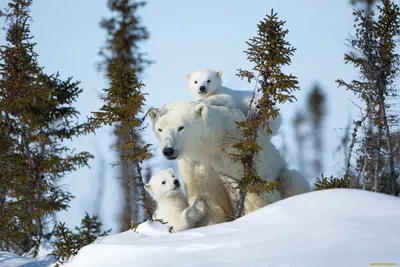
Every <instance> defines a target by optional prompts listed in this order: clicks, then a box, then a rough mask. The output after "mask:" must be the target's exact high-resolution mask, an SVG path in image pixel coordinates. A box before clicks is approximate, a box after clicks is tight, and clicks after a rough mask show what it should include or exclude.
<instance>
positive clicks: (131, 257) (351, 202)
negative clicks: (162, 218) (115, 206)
mask: <svg viewBox="0 0 400 267" xmlns="http://www.w3.org/2000/svg"><path fill="white" fill-rule="evenodd" d="M8 257H9V258H8ZM38 260H39V259H36V260H32V259H26V258H22V257H18V256H15V255H12V254H8V253H0V266H25V267H39V266H50V262H51V261H50V262H46V261H45V259H44V260H42V261H38ZM47 261H49V259H48V258H47ZM379 263H387V264H388V263H391V264H395V263H396V264H397V265H399V264H400V198H396V197H392V196H388V195H383V194H377V193H372V192H365V191H360V190H352V189H334V190H325V191H317V192H312V193H307V194H303V195H299V196H295V197H291V198H289V199H285V200H282V201H280V202H277V203H275V204H272V205H269V206H268V207H265V208H263V209H260V210H257V211H255V212H253V213H251V214H249V215H247V216H245V217H243V218H241V219H239V220H237V221H235V222H230V223H223V224H218V225H213V226H208V227H203V228H197V229H193V230H189V231H185V232H181V233H174V234H170V233H169V232H168V227H167V226H166V225H162V224H160V223H157V222H147V223H144V224H142V225H139V227H138V228H137V229H136V232H134V231H126V232H123V233H120V234H116V235H111V236H108V237H104V238H99V239H97V240H96V241H95V242H94V243H93V244H91V245H89V246H86V247H84V248H82V249H81V250H80V252H79V253H78V255H77V256H75V257H74V258H72V259H71V260H70V262H69V263H68V264H67V265H66V266H69V267H91V266H96V267H105V266H107V267H112V266H118V267H125V266H127V267H128V266H129V267H131V266H139V267H146V266H151V267H158V266H160V267H161V266H162V267H165V266H173V267H182V266H221V267H228V266H229V267H234V266H251V267H253V266H273V267H280V266H282V267H283V266H285V267H289V266H296V267H302V266H304V267H321V266H323V267H331V266H332V267H338V266H349V267H350V266H351V267H357V266H360V267H361V266H371V264H379ZM381 266H382V265H381Z"/></svg>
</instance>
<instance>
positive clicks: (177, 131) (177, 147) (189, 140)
mask: <svg viewBox="0 0 400 267" xmlns="http://www.w3.org/2000/svg"><path fill="white" fill-rule="evenodd" d="M148 114H149V116H150V118H151V120H152V122H153V132H154V134H155V135H156V136H157V138H158V140H159V142H160V149H161V152H162V154H163V155H164V157H165V158H166V159H169V160H174V159H177V158H179V157H184V156H188V155H190V153H193V152H195V151H196V149H197V147H198V144H199V142H200V140H201V138H202V134H203V133H204V131H203V128H204V127H205V120H206V119H207V105H206V104H204V103H198V102H191V101H190V102H189V101H182V102H179V101H176V102H170V103H168V104H166V105H164V106H163V107H161V108H150V109H149V111H148Z"/></svg>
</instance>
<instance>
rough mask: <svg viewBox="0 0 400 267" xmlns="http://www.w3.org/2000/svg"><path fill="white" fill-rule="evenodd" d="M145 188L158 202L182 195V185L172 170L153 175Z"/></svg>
mask: <svg viewBox="0 0 400 267" xmlns="http://www.w3.org/2000/svg"><path fill="white" fill-rule="evenodd" d="M145 188H146V190H147V192H149V194H150V195H152V197H153V198H154V199H155V200H156V201H160V200H161V199H165V198H168V197H173V196H175V195H177V194H180V193H182V192H181V191H180V189H181V183H180V182H179V180H178V178H177V177H176V175H175V172H174V170H173V169H172V168H168V169H167V170H163V171H159V172H158V173H156V174H155V175H153V176H152V177H151V178H150V181H149V182H148V183H147V184H146V185H145Z"/></svg>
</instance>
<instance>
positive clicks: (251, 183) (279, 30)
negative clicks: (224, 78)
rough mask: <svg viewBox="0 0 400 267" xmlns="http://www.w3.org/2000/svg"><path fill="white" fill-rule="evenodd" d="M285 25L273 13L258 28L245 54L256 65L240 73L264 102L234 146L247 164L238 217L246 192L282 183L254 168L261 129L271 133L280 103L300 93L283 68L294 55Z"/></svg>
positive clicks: (243, 126)
mask: <svg viewBox="0 0 400 267" xmlns="http://www.w3.org/2000/svg"><path fill="white" fill-rule="evenodd" d="M284 25H285V22H284V21H280V20H279V19H278V17H277V14H276V13H274V12H273V10H272V11H271V15H267V16H266V18H265V19H264V20H263V21H261V22H260V23H259V24H258V25H257V28H258V34H257V36H256V37H254V38H251V39H250V40H249V41H248V42H247V44H248V46H249V48H248V49H247V51H245V53H246V54H247V59H248V60H249V61H250V62H252V63H253V64H254V67H253V68H252V70H251V71H248V70H241V69H240V70H239V74H238V76H239V77H241V78H242V79H243V78H245V79H247V80H248V81H249V82H251V81H255V82H256V84H257V86H256V88H255V91H257V92H259V93H261V94H262V97H261V99H260V100H259V101H258V102H257V103H254V105H255V107H256V112H255V113H254V114H249V115H248V116H247V120H246V121H243V122H237V125H238V128H239V130H240V131H241V140H240V141H238V142H236V143H234V144H233V147H234V148H235V149H236V150H237V153H236V154H231V157H232V158H233V159H234V160H235V161H237V162H241V163H242V165H243V169H244V171H243V174H242V175H243V177H242V179H241V181H240V182H239V188H240V193H239V201H238V205H237V209H236V218H238V217H240V216H241V214H242V209H243V204H244V199H245V195H246V192H255V193H261V192H264V191H273V190H274V189H276V187H277V186H278V183H275V182H274V183H273V182H271V183H267V182H266V181H265V180H263V179H262V178H261V177H259V176H258V174H257V171H256V169H255V166H254V156H255V155H256V154H257V153H258V152H259V151H260V149H261V147H260V146H259V145H258V144H257V137H258V130H259V129H260V128H262V129H265V130H266V131H267V133H271V129H270V128H269V125H268V122H267V120H268V119H270V118H272V119H275V118H276V116H277V115H278V112H279V110H278V109H277V108H276V106H275V105H276V104H277V103H284V102H287V101H289V102H293V101H294V100H295V97H294V96H293V95H292V92H293V91H295V90H298V89H299V87H298V82H297V78H296V77H295V76H293V75H286V74H284V73H283V72H282V71H281V68H282V67H284V66H286V65H289V64H290V62H291V59H290V57H291V56H292V55H293V53H294V51H295V48H293V47H292V46H291V45H290V44H289V43H288V42H287V41H285V37H286V35H287V34H288V32H289V31H288V30H286V29H284V28H283V27H284Z"/></svg>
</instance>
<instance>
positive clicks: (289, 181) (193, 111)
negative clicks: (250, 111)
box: [149, 101, 310, 214]
mask: <svg viewBox="0 0 400 267" xmlns="http://www.w3.org/2000/svg"><path fill="white" fill-rule="evenodd" d="M149 115H150V117H151V118H152V121H153V131H154V133H155V135H156V136H157V138H158V140H159V142H160V147H161V150H162V154H163V155H164V157H165V158H166V159H168V160H174V159H178V160H180V159H184V158H186V159H190V160H192V161H195V162H198V163H200V164H202V165H203V166H210V167H211V168H212V169H213V170H214V171H215V172H217V173H218V174H219V176H218V177H216V178H219V179H221V180H222V183H223V185H224V187H225V191H226V192H228V196H229V200H230V201H231V203H232V206H235V203H236V201H237V195H238V194H237V190H236V189H235V187H234V186H233V184H234V182H235V181H237V180H239V179H241V173H243V168H242V165H241V163H239V162H234V161H233V160H232V158H231V157H230V156H229V155H228V154H229V153H234V152H236V151H235V150H234V148H232V144H233V143H234V142H235V140H238V138H239V131H238V128H237V125H236V123H235V121H244V120H245V119H246V117H245V116H244V114H243V112H241V111H240V110H238V109H232V108H228V107H225V106H214V105H208V104H206V103H199V102H195V101H175V102H170V103H168V104H166V105H164V106H163V107H161V108H159V109H157V108H150V109H149ZM258 135H259V137H258V140H257V141H258V144H259V145H260V146H261V147H262V150H261V151H260V152H259V153H258V154H257V155H256V157H255V159H254V160H255V166H256V169H257V172H258V175H259V176H260V177H262V178H263V179H265V180H267V181H279V182H280V184H281V187H280V189H279V191H276V192H274V193H272V194H270V193H264V194H262V195H261V196H259V195H256V194H248V195H247V197H246V201H245V208H244V214H246V213H248V212H251V211H253V210H256V209H258V208H261V207H263V206H265V205H266V204H270V203H272V202H275V201H277V200H279V199H282V198H286V197H290V196H293V195H297V194H301V193H305V192H309V191H310V185H309V184H308V182H307V180H306V179H305V178H304V177H303V176H302V175H300V174H299V173H298V172H296V171H291V170H289V169H288V167H287V164H286V162H285V161H284V159H283V158H282V157H281V155H280V154H279V152H278V151H277V149H276V148H275V147H274V145H273V144H272V143H271V141H270V139H269V137H268V135H267V134H266V133H264V132H263V131H259V133H258ZM192 175H194V176H195V175H196V173H192Z"/></svg>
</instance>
